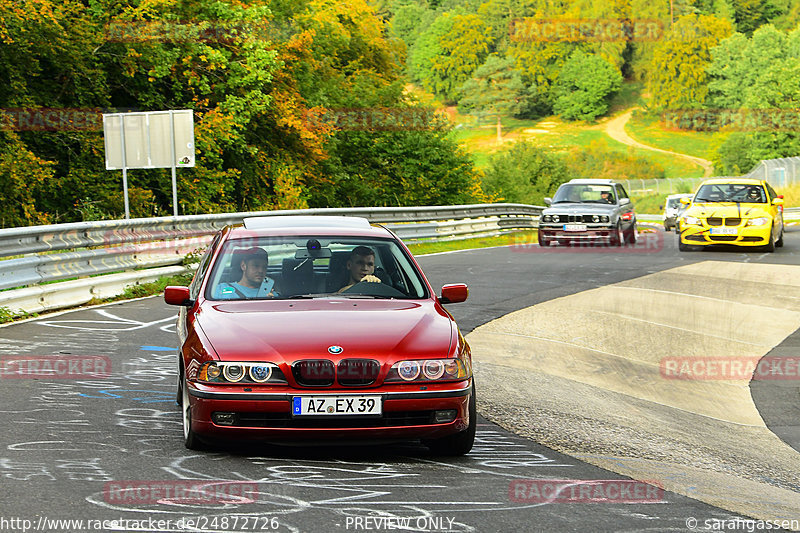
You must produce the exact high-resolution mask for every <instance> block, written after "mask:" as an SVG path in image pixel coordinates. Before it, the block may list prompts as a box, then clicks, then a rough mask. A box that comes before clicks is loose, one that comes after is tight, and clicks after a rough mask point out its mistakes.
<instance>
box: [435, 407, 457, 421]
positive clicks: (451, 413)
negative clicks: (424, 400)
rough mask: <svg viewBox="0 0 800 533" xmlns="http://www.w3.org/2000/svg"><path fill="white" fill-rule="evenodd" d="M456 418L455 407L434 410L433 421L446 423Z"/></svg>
mask: <svg viewBox="0 0 800 533" xmlns="http://www.w3.org/2000/svg"><path fill="white" fill-rule="evenodd" d="M455 419H456V410H455V409H447V410H445V411H434V412H433V421H434V423H436V424H446V423H447V422H452V421H453V420H455Z"/></svg>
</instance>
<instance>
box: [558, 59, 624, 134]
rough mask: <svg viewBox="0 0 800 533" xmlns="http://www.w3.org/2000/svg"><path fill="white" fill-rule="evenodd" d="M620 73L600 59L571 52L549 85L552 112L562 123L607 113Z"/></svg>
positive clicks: (591, 118) (590, 118)
mask: <svg viewBox="0 0 800 533" xmlns="http://www.w3.org/2000/svg"><path fill="white" fill-rule="evenodd" d="M621 86H622V73H620V71H619V70H617V69H616V68H615V67H614V66H613V65H611V64H610V63H609V62H608V61H606V60H605V59H603V58H602V57H599V56H596V55H592V54H587V53H584V52H582V51H580V50H577V51H575V52H574V53H573V54H572V56H571V57H570V58H569V60H568V61H567V62H566V63H565V64H564V68H562V69H561V74H560V75H559V77H558V80H557V81H556V83H555V85H553V89H552V92H553V101H554V103H553V111H555V112H556V113H558V114H560V115H561V116H562V117H563V118H564V119H566V120H594V119H595V118H597V117H598V116H600V115H602V114H604V113H605V112H606V111H608V105H609V99H610V97H611V96H613V95H614V94H615V93H616V92H617V91H619V88H620V87H621Z"/></svg>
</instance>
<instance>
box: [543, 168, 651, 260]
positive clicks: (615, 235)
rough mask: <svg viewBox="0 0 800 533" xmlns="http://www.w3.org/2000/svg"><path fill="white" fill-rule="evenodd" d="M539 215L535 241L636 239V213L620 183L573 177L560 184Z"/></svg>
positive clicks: (614, 242)
mask: <svg viewBox="0 0 800 533" xmlns="http://www.w3.org/2000/svg"><path fill="white" fill-rule="evenodd" d="M544 201H545V203H546V204H548V205H550V207H548V208H546V209H545V210H544V211H543V212H542V215H541V217H539V245H540V246H549V245H550V243H551V242H553V241H558V243H559V244H571V243H575V242H584V243H597V244H610V245H612V246H620V245H622V244H623V243H624V242H626V241H627V242H630V243H634V242H636V213H635V211H634V210H633V203H632V202H631V199H630V198H629V197H628V193H627V192H625V189H624V187H622V185H621V184H619V183H615V182H614V181H612V180H599V179H597V180H594V179H574V180H571V181H569V182H567V183H564V184H563V185H561V187H559V188H558V191H556V194H555V196H553V198H552V199H550V198H545V199H544Z"/></svg>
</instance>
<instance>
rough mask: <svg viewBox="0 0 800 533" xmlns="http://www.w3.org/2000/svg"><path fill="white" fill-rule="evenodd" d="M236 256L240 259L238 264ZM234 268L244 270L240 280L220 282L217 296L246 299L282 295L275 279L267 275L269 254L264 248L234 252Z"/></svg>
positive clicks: (226, 298)
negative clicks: (276, 287) (277, 289)
mask: <svg viewBox="0 0 800 533" xmlns="http://www.w3.org/2000/svg"><path fill="white" fill-rule="evenodd" d="M236 257H241V259H239V262H238V265H237V260H236ZM233 264H234V265H237V266H234V268H237V267H238V268H240V269H241V270H242V277H241V278H240V279H239V281H234V282H230V283H220V285H219V286H218V287H217V291H216V293H217V294H216V296H217V298H220V299H224V300H228V299H246V298H276V297H278V296H280V295H279V294H278V291H276V290H275V280H274V279H272V278H269V277H267V265H269V254H267V251H266V250H264V249H263V248H258V247H254V248H248V249H247V250H243V251H237V252H234V260H233Z"/></svg>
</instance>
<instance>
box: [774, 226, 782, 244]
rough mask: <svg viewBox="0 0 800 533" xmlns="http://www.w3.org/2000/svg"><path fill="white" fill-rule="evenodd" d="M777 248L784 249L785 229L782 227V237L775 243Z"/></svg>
mask: <svg viewBox="0 0 800 533" xmlns="http://www.w3.org/2000/svg"><path fill="white" fill-rule="evenodd" d="M775 247H776V248H783V227H781V236H780V237H778V240H777V241H775Z"/></svg>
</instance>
